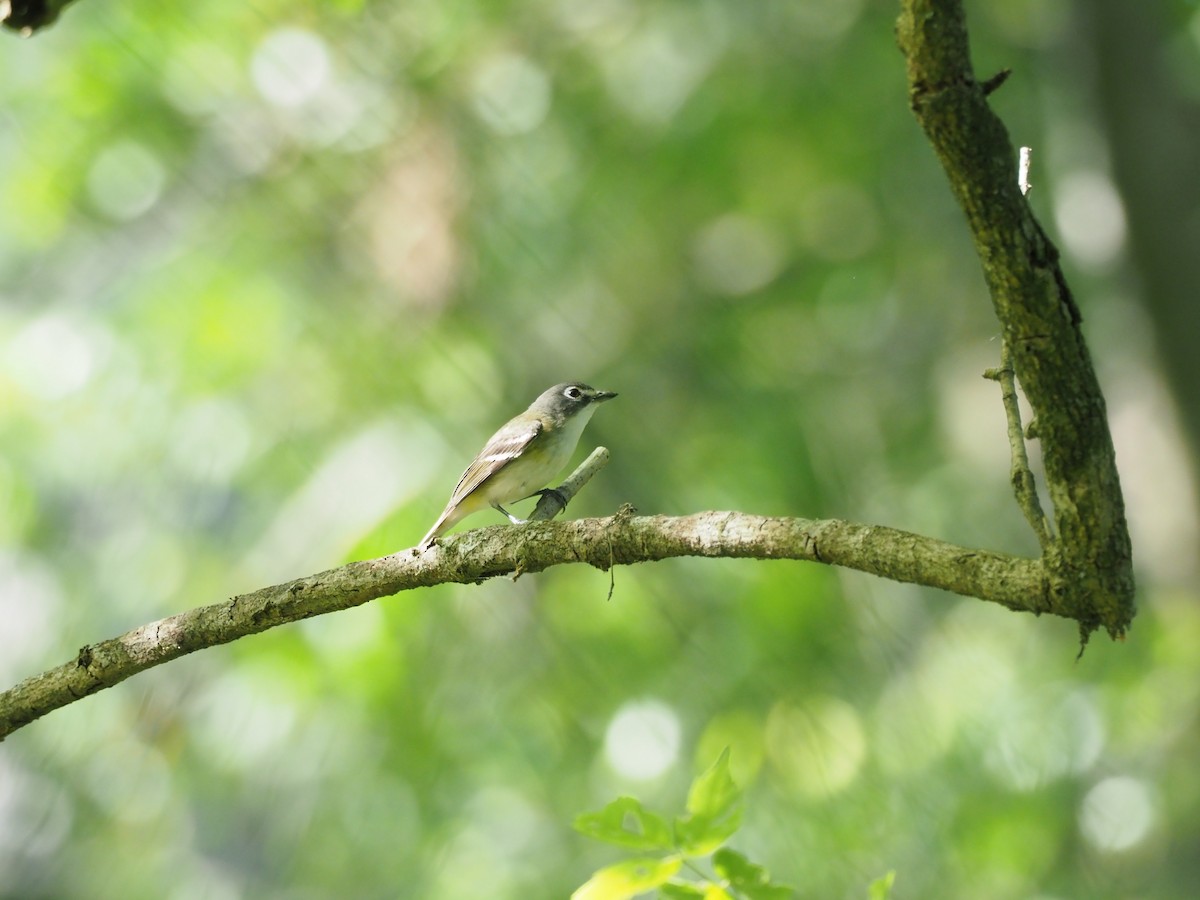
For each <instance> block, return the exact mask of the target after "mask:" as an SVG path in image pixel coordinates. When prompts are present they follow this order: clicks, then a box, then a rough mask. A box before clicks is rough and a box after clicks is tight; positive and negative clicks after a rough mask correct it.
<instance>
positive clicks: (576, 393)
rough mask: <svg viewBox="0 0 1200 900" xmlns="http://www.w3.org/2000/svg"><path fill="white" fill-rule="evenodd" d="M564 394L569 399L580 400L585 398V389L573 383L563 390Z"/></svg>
mask: <svg viewBox="0 0 1200 900" xmlns="http://www.w3.org/2000/svg"><path fill="white" fill-rule="evenodd" d="M563 396H564V397H566V398H567V399H568V400H580V399H582V398H583V391H581V390H580V389H579V388H577V387H575V385H571V386H570V387H569V388H567V389H566V390H565V391H563Z"/></svg>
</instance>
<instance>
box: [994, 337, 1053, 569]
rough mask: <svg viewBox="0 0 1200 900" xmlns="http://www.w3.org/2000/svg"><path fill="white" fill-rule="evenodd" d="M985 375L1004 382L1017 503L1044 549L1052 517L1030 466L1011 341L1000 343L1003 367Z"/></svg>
mask: <svg viewBox="0 0 1200 900" xmlns="http://www.w3.org/2000/svg"><path fill="white" fill-rule="evenodd" d="M983 377H984V378H987V379H990V380H991V381H995V382H997V383H998V384H999V385H1000V399H1001V401H1003V403H1004V415H1005V417H1006V418H1007V419H1008V445H1009V450H1010V453H1011V456H1012V471H1011V475H1010V478H1011V481H1012V486H1013V493H1015V494H1016V497H1017V505H1018V506H1020V507H1021V512H1023V513H1024V514H1025V520H1026V521H1027V522H1028V523H1029V527H1030V528H1032V529H1033V533H1034V534H1036V535H1037V539H1038V543H1039V544H1040V545H1041V547H1042V550H1043V551H1045V550H1048V549H1049V548H1050V546H1051V544H1053V542H1054V538H1053V536H1052V535H1051V533H1050V523H1049V520H1048V519H1047V518H1046V514H1045V513H1044V512H1043V511H1042V502H1041V500H1039V499H1038V493H1037V483H1036V482H1035V481H1034V478H1033V472H1032V470H1030V468H1029V455H1028V453H1027V452H1026V450H1025V430H1024V428H1023V427H1022V425H1021V406H1020V404H1019V403H1018V401H1017V384H1016V377H1015V375H1014V374H1013V367H1012V354H1011V353H1010V352H1009V348H1008V342H1007V341H1003V342H1002V343H1001V345H1000V367H999V368H997V369H988V370H987V371H986V372H984V373H983ZM1031 424H1032V423H1031Z"/></svg>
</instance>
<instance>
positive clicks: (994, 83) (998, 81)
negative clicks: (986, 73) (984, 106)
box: [980, 69, 1012, 97]
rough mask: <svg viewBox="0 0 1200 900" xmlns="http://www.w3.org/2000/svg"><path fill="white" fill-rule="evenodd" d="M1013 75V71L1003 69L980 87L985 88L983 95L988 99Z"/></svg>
mask: <svg viewBox="0 0 1200 900" xmlns="http://www.w3.org/2000/svg"><path fill="white" fill-rule="evenodd" d="M1011 74H1012V69H1001V70H1000V71H999V72H997V73H996V74H995V75H993V76H992V77H991V78H989V79H988V80H987V81H985V82H984V83H983V84H981V85H980V87H982V88H983V95H984V96H985V97H987V96H988V95H990V94H991V93H992V92H993V91H994V90H996V89H997V88H998V87H1000V85H1002V84H1004V82H1006V81H1008V76H1009V75H1011Z"/></svg>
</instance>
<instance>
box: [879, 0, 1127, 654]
mask: <svg viewBox="0 0 1200 900" xmlns="http://www.w3.org/2000/svg"><path fill="white" fill-rule="evenodd" d="M897 37H898V40H899V43H900V47H901V50H902V51H903V52H904V55H905V57H906V59H907V68H908V83H909V101H910V103H911V105H912V109H913V112H914V113H915V114H916V117H917V120H918V122H920V124H921V127H922V129H924V131H925V134H926V136H927V137H928V138H929V141H930V143H931V144H932V145H933V149H934V151H935V152H936V154H937V156H938V159H939V160H940V161H941V163H942V167H943V168H944V169H945V172H946V175H947V178H948V179H949V181H950V187H951V190H952V191H953V192H954V195H955V198H956V199H957V200H958V203H959V205H960V206H961V207H962V209H963V212H964V213H965V214H966V217H967V223H968V226H969V227H970V231H971V235H972V238H973V240H974V243H975V249H976V252H977V253H978V254H979V258H980V261H981V263H982V265H983V274H984V278H985V280H986V282H987V285H988V289H989V291H990V293H991V296H992V304H993V306H994V308H995V310H996V316H997V318H999V320H1000V323H1001V327H1002V329H1003V336H1004V343H1005V346H1006V347H1007V348H1009V350H1010V352H1011V355H1012V368H1013V370H1014V371H1015V373H1016V377H1017V378H1018V379H1020V382H1021V386H1022V388H1023V389H1024V391H1025V395H1026V397H1027V398H1028V400H1029V403H1030V405H1031V406H1032V407H1033V412H1034V417H1035V419H1036V421H1037V426H1038V429H1037V431H1038V438H1039V439H1040V440H1041V442H1042V457H1043V459H1044V461H1045V467H1046V486H1047V492H1048V494H1049V497H1050V500H1051V502H1052V504H1053V507H1054V520H1055V524H1056V526H1057V531H1058V535H1059V540H1058V542H1056V543H1055V544H1053V545H1052V546H1051V548H1050V549H1049V550H1048V551H1047V552H1046V555H1045V563H1046V565H1047V567H1048V569H1049V572H1050V575H1051V578H1052V581H1053V585H1054V590H1055V591H1056V592H1058V593H1059V594H1060V595H1061V597H1062V599H1063V601H1064V602H1065V603H1067V604H1068V605H1069V606H1071V607H1072V608H1074V609H1075V610H1076V612H1077V614H1078V615H1077V617H1078V618H1079V620H1080V622H1081V623H1083V625H1082V628H1083V631H1084V633H1085V634H1087V633H1089V632H1090V631H1091V630H1092V629H1094V628H1096V627H1097V626H1099V625H1103V626H1104V627H1105V628H1106V629H1107V630H1108V632H1109V634H1111V635H1112V636H1114V637H1119V636H1121V635H1123V634H1124V633H1125V630H1126V628H1128V626H1129V623H1130V621H1131V620H1132V619H1133V614H1134V602H1133V566H1132V558H1131V550H1130V545H1129V533H1128V530H1127V527H1126V523H1125V507H1124V501H1123V500H1122V497H1121V486H1120V481H1119V479H1118V477H1117V468H1116V459H1115V454H1114V452H1113V445H1112V437H1111V435H1110V434H1109V431H1108V420H1107V414H1106V410H1105V404H1104V397H1103V395H1102V394H1101V393H1100V386H1099V383H1098V382H1097V381H1096V374H1095V371H1094V370H1093V368H1092V361H1091V357H1090V355H1089V354H1088V349H1087V346H1086V344H1085V343H1084V340H1083V334H1082V332H1081V331H1080V328H1079V324H1080V321H1081V316H1080V313H1079V309H1078V307H1077V306H1076V305H1075V300H1074V298H1073V297H1072V296H1071V292H1070V290H1069V288H1068V287H1067V283H1066V279H1065V278H1064V277H1063V273H1062V270H1061V269H1060V267H1059V263H1058V250H1057V248H1055V246H1054V245H1053V244H1052V243H1051V242H1050V239H1049V238H1048V237H1047V236H1046V233H1045V232H1044V231H1043V230H1042V228H1041V226H1040V225H1039V224H1038V223H1037V221H1036V220H1035V219H1034V217H1033V213H1032V212H1031V211H1030V209H1029V205H1028V203H1027V202H1026V199H1025V197H1024V195H1023V194H1022V193H1021V190H1020V188H1019V186H1018V183H1017V165H1016V162H1017V160H1016V153H1015V152H1014V151H1013V146H1012V143H1011V141H1010V140H1009V137H1008V133H1007V131H1006V130H1005V128H1004V125H1003V123H1002V122H1001V121H1000V119H999V118H997V117H996V115H995V114H994V113H993V112H992V110H991V108H990V107H989V106H988V101H987V94H986V91H985V87H984V85H981V84H980V83H979V82H978V81H977V80H976V78H975V74H974V72H973V70H972V68H971V61H970V52H969V47H968V41H967V26H966V19H965V16H964V14H963V10H962V4H961V3H960V2H959V0H903V2H902V8H901V13H900V19H899V21H898V23H897Z"/></svg>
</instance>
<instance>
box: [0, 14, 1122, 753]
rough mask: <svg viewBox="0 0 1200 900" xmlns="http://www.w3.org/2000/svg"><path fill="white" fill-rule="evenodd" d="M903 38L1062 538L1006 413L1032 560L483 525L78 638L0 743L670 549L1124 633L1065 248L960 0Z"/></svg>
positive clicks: (624, 519)
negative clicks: (101, 696)
mask: <svg viewBox="0 0 1200 900" xmlns="http://www.w3.org/2000/svg"><path fill="white" fill-rule="evenodd" d="M0 2H2V0H0ZM898 34H899V39H900V44H901V47H902V49H903V50H904V52H905V54H906V56H907V58H908V71H909V85H910V99H911V102H912V106H913V109H914V111H915V112H916V114H917V118H918V120H919V121H920V122H921V124H922V126H923V127H924V128H925V130H926V133H927V134H928V135H929V138H930V141H931V142H932V143H933V145H934V148H935V150H936V151H937V153H938V156H939V158H940V159H941V161H942V164H943V166H944V168H945V169H946V173H947V175H948V177H949V179H950V182H951V186H952V188H953V190H954V193H955V195H956V197H957V198H958V200H959V203H960V204H961V205H962V207H963V209H964V211H965V212H966V214H967V220H968V223H969V225H970V228H971V232H972V235H973V237H974V239H975V243H976V248H977V251H978V253H979V255H980V258H981V260H982V262H983V269H984V276H985V279H986V281H987V284H988V287H989V289H990V291H991V294H992V299H993V304H994V306H995V308H996V313H997V316H998V317H999V319H1000V321H1001V323H1002V326H1003V329H1004V347H1005V351H1004V359H1003V360H1002V371H1003V372H1004V373H1005V374H1004V379H1006V380H1004V379H1002V380H1001V383H1002V387H1003V391H1004V394H1005V402H1006V404H1009V405H1010V406H1012V404H1013V403H1014V402H1015V393H1014V392H1013V389H1012V383H1011V382H1012V378H1013V374H1014V373H1015V376H1016V377H1017V378H1018V379H1020V381H1021V385H1022V387H1023V389H1024V390H1025V394H1026V396H1027V397H1028V399H1029V401H1030V404H1031V405H1032V407H1033V410H1034V415H1035V420H1036V422H1037V425H1038V430H1037V436H1038V438H1039V439H1040V440H1041V441H1042V449H1043V458H1044V460H1045V468H1046V482H1047V489H1048V492H1049V495H1050V499H1051V501H1052V502H1053V505H1054V515H1055V522H1056V525H1057V535H1053V534H1051V533H1050V529H1049V527H1048V525H1047V524H1046V523H1045V520H1044V516H1043V515H1042V514H1041V511H1040V507H1039V506H1038V505H1037V499H1036V497H1037V495H1036V492H1035V491H1033V492H1032V493H1031V491H1032V488H1033V484H1032V475H1029V474H1028V464H1027V462H1026V461H1025V459H1024V455H1025V452H1024V451H1025V448H1024V440H1025V437H1026V436H1025V435H1023V434H1021V433H1020V418H1019V413H1018V414H1017V415H1016V416H1015V419H1014V413H1013V408H1010V410H1009V421H1010V442H1011V444H1012V451H1013V458H1014V462H1013V465H1014V473H1015V474H1014V486H1015V488H1016V490H1017V493H1018V499H1019V501H1020V502H1021V504H1022V508H1023V509H1024V510H1025V513H1026V516H1027V517H1028V518H1029V519H1030V524H1031V525H1032V526H1033V527H1034V529H1035V531H1037V532H1038V536H1039V539H1040V540H1041V541H1042V544H1043V556H1042V558H1041V559H1039V560H1033V559H1024V558H1021V557H1015V556H1008V555H1005V554H1001V553H992V552H988V551H981V550H973V549H968V548H964V547H957V546H954V545H952V544H947V543H945V542H943V541H938V540H934V539H932V538H927V537H922V536H920V535H916V534H911V533H908V532H904V531H898V530H896V529H892V528H883V527H878V526H871V525H855V524H851V523H848V522H842V521H836V520H811V519H797V518H766V517H762V516H755V515H750V514H747V513H740V512H706V513H698V514H695V515H692V516H685V517H680V518H669V517H664V516H655V517H635V516H634V515H633V511H632V509H630V508H626V509H624V510H622V511H621V512H619V513H618V514H617V515H615V516H612V517H610V518H605V519H581V520H577V521H573V522H557V523H556V522H542V521H535V522H532V523H530V524H527V525H523V526H518V527H516V528H514V527H512V526H496V527H492V528H482V529H478V530H475V531H469V532H466V533H463V534H459V535H455V536H452V537H447V538H442V539H441V540H440V541H439V543H438V545H437V546H435V547H433V548H431V549H430V550H428V551H426V552H425V553H418V552H417V551H416V550H405V551H402V552H400V553H396V554H393V555H391V556H387V557H383V558H382V559H376V560H369V561H365V562H357V563H351V564H350V565H347V566H343V567H341V568H338V569H331V570H329V571H327V572H322V573H320V574H317V575H312V576H308V577H306V578H301V579H297V580H296V581H291V582H288V583H286V584H281V585H275V586H273V587H268V588H263V589H262V590H259V591H255V592H253V593H250V594H243V595H240V596H238V597H234V598H233V599H231V600H229V601H226V602H224V603H218V604H214V605H212V606H205V607H201V608H199V609H194V610H191V611H189V612H185V613H180V614H178V615H175V616H170V617H168V618H166V619H162V620H160V621H158V622H152V623H150V624H148V625H143V626H142V627H140V628H137V629H135V630H133V631H130V632H128V633H127V634H124V635H121V636H120V637H117V638H112V639H110V640H107V641H102V642H100V643H97V644H92V645H89V646H87V647H84V648H83V649H81V650H80V651H79V654H78V655H77V656H76V658H75V659H74V660H72V661H70V662H68V663H65V664H64V665H61V666H59V667H57V668H55V669H52V670H50V671H47V672H44V673H42V674H41V675H36V676H34V677H32V678H29V679H26V680H25V681H23V682H21V683H20V684H18V685H16V686H15V687H13V688H11V689H10V690H8V691H5V692H4V693H3V694H0V739H2V738H3V737H4V736H6V735H8V734H11V733H12V732H13V731H15V730H16V729H18V728H20V727H22V726H24V725H26V724H28V723H29V722H32V721H34V720H36V719H37V718H39V717H41V716H43V715H45V714H46V713H48V712H50V711H52V710H54V709H58V708H59V707H62V706H65V705H67V704H69V703H72V702H74V701H75V700H78V699H80V698H81V697H85V696H87V695H88V694H92V693H95V692H96V691H99V690H103V689H104V688H106V687H111V686H113V685H115V684H119V683H120V682H121V681H123V680H125V679H126V678H128V677H130V676H131V675H134V674H136V673H138V672H141V671H144V670H145V669H148V668H151V667H152V666H156V665H159V664H161V663H164V662H167V661H168V660H171V659H175V658H177V657H179V656H183V655H184V654H187V653H191V652H193V651H194V650H199V649H202V648H204V647H212V646H216V645H218V644H224V643H228V642H230V641H233V640H236V639H238V638H240V637H244V636H246V635H250V634H256V633H258V632H260V631H265V630H267V629H268V628H272V627H274V626H276V625H282V624H285V623H288V622H295V621H298V620H300V619H305V618H309V617H311V616H316V615H321V614H323V613H327V612H333V611H335V610H340V609H347V608H350V607H353V606H358V605H360V604H362V603H366V602H368V601H370V600H373V599H376V598H379V597H384V596H388V595H391V594H395V593H399V592H401V591H406V590H412V589H413V588H418V587H426V586H429V585H434V584H445V583H452V582H454V583H472V582H477V581H481V580H483V579H485V578H491V577H495V576H498V575H505V574H510V573H516V574H518V575H519V574H521V573H526V572H540V571H542V570H543V569H547V568H549V567H550V566H554V565H562V564H566V563H580V562H583V563H587V564H589V565H592V566H595V567H597V568H600V569H608V568H609V567H611V566H612V565H614V564H615V565H621V564H625V565H628V564H632V563H635V562H649V561H656V560H662V559H669V558H672V557H679V556H707V557H741V558H754V559H764V560H765V559H792V560H809V561H813V562H822V563H828V564H832V565H840V566H845V567H847V568H852V569H857V570H859V571H862V572H868V573H871V574H874V575H878V576H880V577H883V578H890V579H893V580H896V581H902V582H909V583H913V584H921V585H927V586H930V587H937V588H941V589H943V590H947V591H952V592H954V593H959V594H964V595H967V596H973V597H978V598H980V599H983V600H989V601H992V602H995V603H1000V604H1002V605H1003V606H1005V607H1007V608H1009V609H1012V610H1023V611H1028V612H1033V613H1037V614H1040V613H1043V612H1049V613H1053V614H1055V615H1059V616H1064V617H1066V618H1071V619H1074V620H1076V621H1077V622H1079V623H1080V629H1081V633H1082V635H1083V637H1084V639H1085V640H1086V638H1087V635H1088V634H1089V633H1090V632H1091V631H1092V630H1094V629H1095V628H1096V627H1098V626H1100V625H1103V626H1104V627H1105V628H1107V629H1108V632H1109V633H1110V634H1111V635H1113V636H1114V637H1119V636H1122V635H1123V634H1124V632H1125V629H1126V628H1127V627H1128V626H1129V623H1130V621H1131V620H1132V617H1133V613H1134V606H1133V576H1132V565H1131V559H1130V547H1129V536H1128V533H1127V530H1126V526H1125V517H1124V508H1123V503H1122V499H1121V492H1120V485H1119V482H1118V479H1117V473H1116V466H1115V460H1114V454H1113V448H1112V440H1111V437H1110V435H1109V432H1108V425H1107V421H1106V418H1105V408H1104V400H1103V397H1102V396H1101V394H1100V389H1099V386H1098V384H1097V382H1096V377H1095V373H1094V372H1093V370H1092V365H1091V360H1090V358H1089V356H1088V352H1087V347H1086V346H1085V344H1084V341H1083V336H1082V334H1081V332H1080V330H1079V323H1080V315H1079V310H1078V309H1077V307H1076V306H1075V302H1074V300H1073V299H1072V297H1071V294H1070V291H1069V290H1068V289H1067V286H1066V282H1065V280H1064V278H1063V275H1062V272H1061V270H1060V268H1059V266H1058V251H1057V250H1056V249H1055V247H1054V245H1053V244H1052V243H1051V242H1050V240H1049V238H1047V237H1046V235H1045V233H1044V232H1043V231H1042V229H1041V227H1040V226H1039V225H1038V223H1037V222H1036V221H1035V220H1034V218H1033V215H1032V213H1031V212H1030V210H1029V207H1028V205H1027V203H1026V201H1025V197H1024V196H1023V195H1022V193H1021V191H1020V189H1019V188H1018V184H1017V177H1016V166H1015V156H1014V154H1013V150H1012V145H1011V144H1010V143H1009V140H1008V135H1007V134H1006V132H1005V130H1004V127H1003V125H1002V124H1001V123H1000V121H999V120H998V119H997V118H996V117H995V116H994V115H993V114H992V112H991V110H990V109H989V108H988V106H987V101H986V97H985V88H984V86H981V85H980V84H979V83H978V82H977V81H976V80H975V77H974V75H973V73H972V72H971V68H970V62H969V59H968V53H967V42H966V24H965V21H964V19H963V15H962V9H961V7H960V5H959V4H958V3H957V2H953V0H905V2H904V4H903V12H902V14H901V17H900V22H899V25H898ZM1010 353H1011V359H1010V356H1009V354H1010ZM1010 362H1011V365H1010ZM1014 408H1015V407H1014ZM1014 423H1015V424H1014ZM1014 427H1015V430H1016V436H1015V437H1014V436H1013V435H1012V434H1011V432H1012V430H1013V429H1014ZM606 459H607V451H604V450H603V448H601V450H599V451H597V453H596V454H593V456H592V457H590V458H589V460H588V462H586V463H585V464H584V467H583V468H589V467H590V471H595V469H596V468H598V467H599V466H602V465H603V464H604V462H605V461H606ZM577 474H578V473H577ZM1026 475H1028V478H1026ZM575 478H576V476H572V479H568V484H570V483H571V482H572V481H573V480H574V479H575ZM568 493H569V491H567V490H562V489H560V491H559V493H558V494H557V495H556V494H555V493H553V492H552V493H548V494H546V495H545V496H543V498H542V499H543V501H545V502H546V504H547V506H546V507H545V508H543V505H542V503H539V506H538V511H535V518H538V517H541V516H552V515H553V514H554V512H555V510H554V509H553V507H555V506H557V505H559V502H560V501H561V502H562V503H565V502H566V501H567V500H569V497H566V496H565V495H566V494H568Z"/></svg>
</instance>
